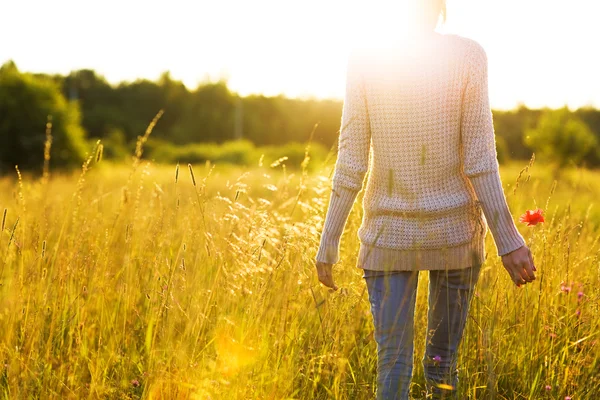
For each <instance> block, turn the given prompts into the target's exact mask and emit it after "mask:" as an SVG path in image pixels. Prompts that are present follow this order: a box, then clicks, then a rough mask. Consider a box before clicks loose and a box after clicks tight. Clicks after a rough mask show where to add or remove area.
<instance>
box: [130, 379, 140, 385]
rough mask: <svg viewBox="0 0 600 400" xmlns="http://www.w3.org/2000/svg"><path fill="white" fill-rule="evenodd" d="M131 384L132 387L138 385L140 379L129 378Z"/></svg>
mask: <svg viewBox="0 0 600 400" xmlns="http://www.w3.org/2000/svg"><path fill="white" fill-rule="evenodd" d="M131 386H133V387H138V386H140V381H138V380H137V379H132V380H131Z"/></svg>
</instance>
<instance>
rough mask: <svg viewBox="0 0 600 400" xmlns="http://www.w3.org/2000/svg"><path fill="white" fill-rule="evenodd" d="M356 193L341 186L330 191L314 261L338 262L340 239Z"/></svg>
mask: <svg viewBox="0 0 600 400" xmlns="http://www.w3.org/2000/svg"><path fill="white" fill-rule="evenodd" d="M357 194H358V192H357V191H356V190H352V189H348V188H346V187H344V186H341V187H340V188H339V189H337V190H332V191H331V197H330V198H329V208H328V209H327V215H326V216H325V223H324V225H323V233H322V234H321V242H320V244H319V250H318V251H317V256H316V257H315V260H316V261H319V262H324V263H328V264H335V263H336V262H338V261H339V259H340V255H339V248H340V239H341V237H342V233H343V232H344V227H345V226H346V221H347V220H348V215H349V214H350V211H351V210H352V205H353V204H354V200H355V199H356V196H357Z"/></svg>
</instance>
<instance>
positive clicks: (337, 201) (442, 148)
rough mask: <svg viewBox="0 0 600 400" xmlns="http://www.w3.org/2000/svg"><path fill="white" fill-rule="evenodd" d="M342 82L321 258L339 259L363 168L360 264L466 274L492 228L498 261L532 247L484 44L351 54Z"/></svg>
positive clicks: (427, 43) (442, 39)
mask: <svg viewBox="0 0 600 400" xmlns="http://www.w3.org/2000/svg"><path fill="white" fill-rule="evenodd" d="M346 76H347V79H346V92H345V97H344V105H343V111H342V121H341V128H340V133H339V140H338V155H337V161H336V164H335V169H334V174H333V178H332V191H331V197H330V200H329V207H328V210H327V214H326V217H325V222H324V225H323V230H322V234H321V240H320V245H319V249H318V252H317V254H316V257H315V259H316V261H321V262H326V263H332V264H333V263H336V262H338V261H339V246H340V239H341V236H342V232H343V231H344V227H345V224H346V221H347V218H348V215H349V213H350V211H351V209H352V206H353V204H354V201H355V199H356V197H357V195H358V193H359V192H360V190H361V189H362V188H363V183H364V181H365V176H366V175H367V172H368V178H367V180H366V186H365V190H364V193H363V200H362V206H363V217H362V222H361V226H360V228H359V229H358V237H359V241H360V250H359V255H358V261H357V266H358V267H360V268H365V269H370V270H376V271H406V270H434V269H460V268H467V267H469V266H471V265H472V264H473V263H477V262H479V263H480V262H483V258H484V257H485V254H484V238H485V235H486V232H487V228H488V227H489V229H490V231H491V232H492V236H493V238H494V241H495V244H496V248H497V251H498V254H499V255H504V254H508V253H509V252H512V251H514V250H516V249H518V248H519V247H521V246H523V245H524V244H525V242H524V240H523V237H522V236H521V235H520V234H519V232H518V230H517V228H516V227H515V224H514V221H513V219H512V216H511V214H510V211H509V208H508V205H507V202H506V198H505V196H504V192H503V189H502V183H501V181H500V174H499V169H498V161H497V154H496V145H495V137H494V127H493V123H492V112H491V108H490V105H489V98H488V62H487V56H486V53H485V51H484V49H483V48H482V47H481V45H479V44H478V43H477V42H475V41H474V40H471V39H467V38H464V37H461V36H458V35H444V34H438V33H431V34H427V35H423V36H422V37H419V38H411V39H410V40H407V41H405V42H404V43H403V42H398V43H396V44H394V45H393V46H390V47H387V48H380V49H370V50H360V51H355V52H353V54H352V55H351V57H350V58H349V62H348V65H347V71H346Z"/></svg>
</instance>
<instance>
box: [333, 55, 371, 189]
mask: <svg viewBox="0 0 600 400" xmlns="http://www.w3.org/2000/svg"><path fill="white" fill-rule="evenodd" d="M370 147H371V125H370V122H369V112H368V109H367V99H366V95H365V91H364V81H363V76H362V71H361V59H360V58H359V57H358V55H357V54H353V55H352V56H351V57H350V58H349V60H348V66H347V70H346V93H345V96H344V105H343V109H342V121H341V127H340V134H339V138H338V155H337V161H336V164H335V170H334V174H333V178H332V187H333V188H334V189H337V188H339V187H341V186H345V187H347V188H349V189H352V190H355V191H360V189H361V188H362V185H363V180H364V177H365V175H366V173H367V170H368V168H369V151H370Z"/></svg>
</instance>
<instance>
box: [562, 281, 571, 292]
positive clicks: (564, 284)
mask: <svg viewBox="0 0 600 400" xmlns="http://www.w3.org/2000/svg"><path fill="white" fill-rule="evenodd" d="M560 291H561V292H564V293H570V292H571V286H567V284H566V283H565V282H561V283H560Z"/></svg>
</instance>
